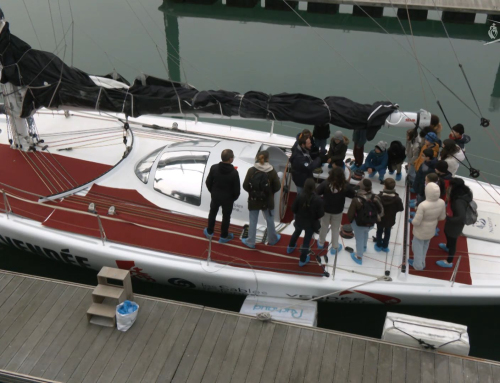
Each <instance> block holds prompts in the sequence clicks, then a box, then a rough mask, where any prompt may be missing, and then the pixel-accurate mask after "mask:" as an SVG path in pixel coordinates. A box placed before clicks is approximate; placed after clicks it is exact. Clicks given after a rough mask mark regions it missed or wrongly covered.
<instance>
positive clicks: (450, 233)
mask: <svg viewBox="0 0 500 383" xmlns="http://www.w3.org/2000/svg"><path fill="white" fill-rule="evenodd" d="M447 194H448V195H447V198H446V202H447V206H446V221H445V224H444V234H445V235H446V244H444V243H440V244H439V247H440V248H441V249H442V250H444V251H446V252H447V253H448V259H446V260H440V261H437V262H436V264H437V265H438V266H440V267H445V268H451V267H453V258H454V257H455V253H456V251H457V240H458V237H459V236H460V234H462V230H463V229H464V226H465V214H466V212H467V209H468V208H469V204H470V202H471V201H472V198H473V197H472V190H470V189H469V187H468V186H466V185H465V183H464V180H463V179H462V178H453V179H452V180H451V181H450V186H449V188H448V192H447Z"/></svg>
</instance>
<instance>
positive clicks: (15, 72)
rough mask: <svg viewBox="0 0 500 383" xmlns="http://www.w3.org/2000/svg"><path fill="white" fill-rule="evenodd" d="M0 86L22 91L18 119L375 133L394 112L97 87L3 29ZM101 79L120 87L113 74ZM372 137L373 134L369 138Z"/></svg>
mask: <svg viewBox="0 0 500 383" xmlns="http://www.w3.org/2000/svg"><path fill="white" fill-rule="evenodd" d="M0 52H1V54H0V63H1V64H2V67H3V68H2V73H1V82H2V83H4V84H5V83H7V82H10V83H11V84H13V85H16V86H18V87H20V88H21V89H25V90H26V94H25V97H24V100H23V107H22V111H21V113H20V117H22V118H26V117H28V116H31V115H32V114H33V113H34V112H35V111H36V110H37V109H39V108H42V107H45V108H51V109H71V108H79V109H88V110H99V111H104V112H114V113H124V114H126V115H128V116H131V117H139V116H141V115H144V114H155V115H160V114H177V113H184V114H202V113H211V114H214V115H223V116H226V117H236V116H239V117H242V118H252V119H263V120H276V121H291V122H296V123H300V124H307V125H320V124H325V123H330V124H333V125H336V126H338V127H342V128H346V129H356V130H357V129H366V130H369V131H371V132H372V133H375V132H376V131H377V130H378V129H380V127H381V126H382V125H383V124H384V122H385V120H386V118H387V117H388V116H389V115H390V114H391V113H392V112H393V111H395V110H396V109H397V106H396V105H394V104H392V103H391V102H389V101H379V102H375V103H373V104H371V105H370V104H359V103H356V102H354V101H352V100H349V99H347V98H345V97H333V96H331V97H327V98H325V99H321V98H317V97H313V96H309V95H306V94H301V93H294V94H289V93H281V94H276V95H269V94H266V93H262V92H255V91H250V92H247V93H245V94H240V93H237V92H229V91H225V90H208V91H198V90H197V89H195V88H193V87H192V86H190V85H188V84H184V83H179V82H174V81H170V80H165V79H160V78H156V77H153V76H148V75H141V76H139V77H138V78H137V79H136V80H135V81H134V83H133V84H132V86H131V87H130V88H128V89H123V88H120V89H116V88H112V89H110V88H105V87H102V86H98V85H96V84H95V83H94V81H92V79H91V78H90V77H89V75H88V74H87V73H85V72H83V71H81V70H79V69H77V68H74V67H70V66H68V65H66V64H65V63H64V62H63V61H62V60H61V59H59V58H58V57H57V56H56V55H54V54H52V53H49V52H45V51H41V50H36V49H33V48H31V46H30V45H29V44H27V43H26V42H24V41H23V40H21V39H19V38H18V37H16V36H14V35H12V34H11V33H10V30H9V24H8V23H5V25H4V28H3V29H2V31H1V34H0ZM105 77H108V78H115V79H117V80H118V81H121V82H124V81H123V80H124V79H123V78H122V77H121V76H119V75H118V74H110V75H107V76H105ZM373 135H374V134H373Z"/></svg>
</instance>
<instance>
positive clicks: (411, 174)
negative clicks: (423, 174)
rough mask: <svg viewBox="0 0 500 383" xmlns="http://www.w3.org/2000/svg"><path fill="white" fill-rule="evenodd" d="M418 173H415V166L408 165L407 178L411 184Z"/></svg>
mask: <svg viewBox="0 0 500 383" xmlns="http://www.w3.org/2000/svg"><path fill="white" fill-rule="evenodd" d="M416 175H417V173H416V172H415V166H413V165H408V173H406V177H407V178H408V179H409V180H410V182H411V183H413V182H414V181H415V177H416Z"/></svg>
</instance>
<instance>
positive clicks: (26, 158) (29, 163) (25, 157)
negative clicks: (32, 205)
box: [19, 150, 54, 194]
mask: <svg viewBox="0 0 500 383" xmlns="http://www.w3.org/2000/svg"><path fill="white" fill-rule="evenodd" d="M19 152H20V153H21V155H22V156H23V157H24V159H25V160H26V162H27V163H28V165H29V166H31V169H33V171H34V172H35V174H36V175H37V176H38V178H40V180H41V181H42V182H43V184H44V185H45V187H46V188H47V189H48V190H49V192H50V194H54V192H53V191H52V189H51V188H50V187H49V185H47V183H46V182H45V181H44V180H43V178H42V177H41V176H40V174H39V173H38V172H37V171H36V169H35V168H34V167H33V165H32V164H31V162H30V161H29V159H28V158H29V155H28V154H25V153H24V152H23V151H22V150H20V151H19ZM35 166H36V164H35ZM37 168H38V166H37ZM47 181H48V182H49V183H50V184H51V185H52V183H51V182H50V181H49V180H47ZM52 186H54V185H52Z"/></svg>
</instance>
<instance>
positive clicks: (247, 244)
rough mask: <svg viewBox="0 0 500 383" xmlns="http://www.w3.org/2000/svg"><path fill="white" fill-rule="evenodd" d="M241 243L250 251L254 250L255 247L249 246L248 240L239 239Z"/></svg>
mask: <svg viewBox="0 0 500 383" xmlns="http://www.w3.org/2000/svg"><path fill="white" fill-rule="evenodd" d="M241 242H243V244H244V245H245V246H246V247H249V248H250V249H255V245H253V246H251V245H250V244H249V243H248V238H241Z"/></svg>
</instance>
